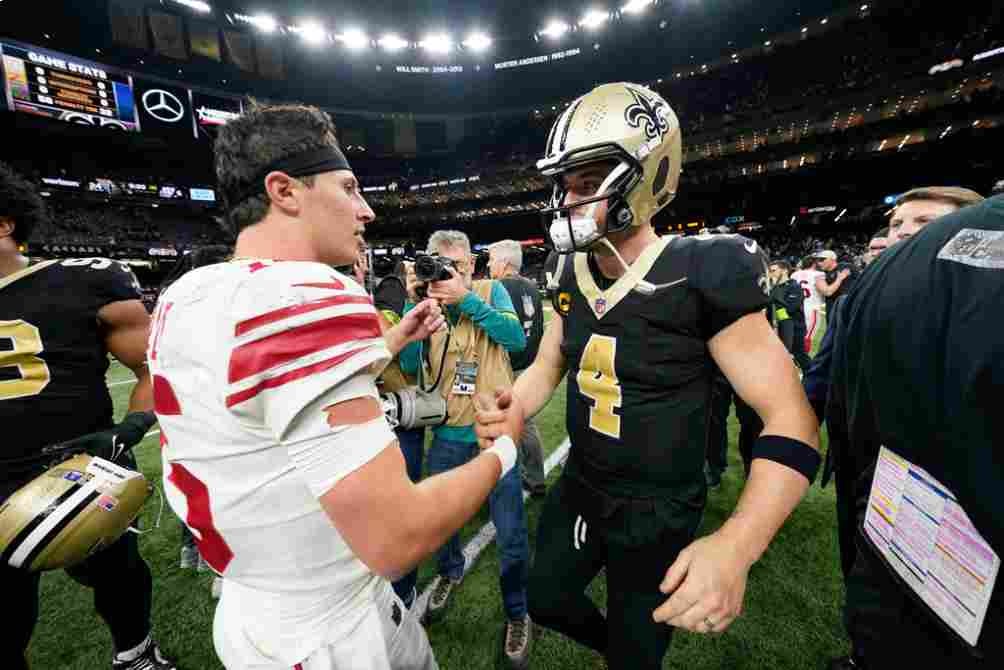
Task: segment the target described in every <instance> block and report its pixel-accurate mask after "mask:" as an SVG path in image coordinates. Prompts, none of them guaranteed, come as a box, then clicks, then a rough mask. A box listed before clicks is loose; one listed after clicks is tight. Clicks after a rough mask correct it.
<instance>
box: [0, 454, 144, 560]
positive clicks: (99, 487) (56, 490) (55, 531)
mask: <svg viewBox="0 0 1004 670" xmlns="http://www.w3.org/2000/svg"><path fill="white" fill-rule="evenodd" d="M150 490H151V487H150V484H149V483H148V482H147V480H146V478H145V477H144V476H143V475H142V474H140V473H139V472H136V471H134V470H129V469H127V468H123V467H122V466H119V465H116V464H115V463H112V462H110V461H106V460H104V459H102V458H96V457H94V456H89V455H87V454H79V455H77V456H74V457H73V458H71V459H69V460H67V461H64V462H62V463H60V464H58V465H56V466H54V467H52V468H50V469H49V470H47V471H46V472H44V473H43V474H41V475H39V476H38V477H36V478H35V479H33V480H32V481H30V482H28V483H27V484H25V485H24V486H22V487H21V488H20V489H18V490H17V491H15V492H14V493H13V495H11V496H10V498H8V499H7V500H5V501H3V503H2V504H0V563H3V564H6V565H9V566H11V567H14V568H20V569H23V570H27V571H29V572H37V571H41V570H56V569H59V568H67V567H71V566H73V565H75V564H77V563H79V562H80V561H82V560H84V559H85V558H87V557H88V556H90V555H91V554H93V553H94V552H96V551H98V550H99V549H101V548H102V547H105V546H107V545H109V544H111V543H112V542H114V541H115V540H117V539H118V538H119V537H120V536H121V535H122V534H123V533H124V532H125V531H126V529H127V528H128V527H129V525H130V524H131V523H132V522H133V521H134V520H135V519H136V517H137V516H138V515H139V512H140V510H141V509H142V507H143V503H144V502H146V499H147V497H148V496H149V495H150Z"/></svg>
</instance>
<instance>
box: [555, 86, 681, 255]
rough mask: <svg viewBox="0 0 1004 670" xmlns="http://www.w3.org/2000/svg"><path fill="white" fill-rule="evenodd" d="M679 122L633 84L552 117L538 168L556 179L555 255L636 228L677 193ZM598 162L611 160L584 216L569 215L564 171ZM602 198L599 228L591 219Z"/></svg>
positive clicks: (602, 91)
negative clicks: (604, 210) (602, 218)
mask: <svg viewBox="0 0 1004 670" xmlns="http://www.w3.org/2000/svg"><path fill="white" fill-rule="evenodd" d="M682 152H683V149H682V141H681V137H680V123H679V121H678V120H677V118H676V113H675V112H673V109H672V108H671V107H670V106H669V103H667V102H666V101H665V100H664V99H663V98H662V97H661V96H660V95H659V94H658V93H655V92H654V91H652V90H651V89H648V88H646V87H644V86H641V85H639V84H629V83H615V84H603V85H602V86H597V87H596V88H594V89H593V90H592V91H590V92H589V93H587V94H586V95H584V96H582V97H581V98H579V99H577V100H575V101H574V102H573V103H572V104H570V105H569V106H568V108H567V109H566V110H565V111H564V113H563V114H561V115H560V116H559V117H558V120H557V121H556V122H555V124H554V126H553V127H552V128H551V132H550V134H549V135H548V139H547V148H546V150H545V156H544V158H542V159H541V160H540V161H538V162H537V168H538V169H539V170H540V171H541V172H542V173H543V174H544V175H546V176H548V177H551V178H552V179H553V180H554V191H553V194H552V197H551V206H550V207H549V208H548V209H546V210H544V214H545V217H546V218H547V219H549V220H547V221H545V229H546V231H547V233H548V235H549V236H550V238H551V241H552V243H554V246H555V248H556V250H557V251H558V252H559V253H570V252H572V251H583V250H585V249H588V248H589V247H590V246H592V245H593V244H594V243H595V242H596V241H597V240H599V239H601V238H603V237H605V236H606V235H607V234H608V233H613V232H618V231H622V230H626V229H628V228H629V227H630V226H640V225H643V224H645V223H648V222H649V221H651V219H652V217H653V216H655V214H656V213H657V212H658V211H659V210H661V209H662V208H663V207H665V206H666V205H668V204H669V203H670V201H672V200H673V198H674V197H675V196H676V187H677V184H678V182H679V180H680V167H681V163H682ZM598 162H611V163H613V164H614V167H613V169H612V171H611V172H610V173H609V175H608V176H607V178H606V179H605V180H604V182H603V184H602V185H601V186H600V188H599V190H598V191H597V193H596V195H595V196H594V197H592V198H588V199H586V200H581V201H579V202H577V203H575V204H574V207H575V208H576V209H578V208H580V207H582V206H583V205H589V204H593V207H591V208H589V210H588V211H589V214H588V215H586V216H578V217H576V216H571V212H570V210H571V209H572V207H571V206H567V205H565V195H566V194H565V188H564V184H563V181H562V175H563V174H564V173H566V172H568V171H569V170H573V169H577V168H581V167H582V166H584V165H587V164H590V163H598ZM603 201H607V202H608V208H607V216H606V222H605V224H606V225H605V226H600V225H598V223H595V222H594V223H590V220H591V219H592V212H593V211H594V210H595V205H596V204H598V203H600V202H603Z"/></svg>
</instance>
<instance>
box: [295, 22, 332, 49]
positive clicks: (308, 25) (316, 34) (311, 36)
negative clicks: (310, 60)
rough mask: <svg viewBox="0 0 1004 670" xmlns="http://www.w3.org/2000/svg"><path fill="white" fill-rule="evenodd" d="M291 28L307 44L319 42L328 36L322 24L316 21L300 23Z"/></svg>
mask: <svg viewBox="0 0 1004 670" xmlns="http://www.w3.org/2000/svg"><path fill="white" fill-rule="evenodd" d="M292 30H293V32H294V33H297V34H298V35H299V36H300V37H302V38H303V41H304V42H306V43H307V44H320V43H321V42H323V41H324V40H325V39H326V38H327V37H328V33H327V31H326V30H325V29H324V26H322V25H321V24H320V23H317V22H316V21H307V22H305V23H301V24H300V25H298V26H296V27H294V28H293V29H292Z"/></svg>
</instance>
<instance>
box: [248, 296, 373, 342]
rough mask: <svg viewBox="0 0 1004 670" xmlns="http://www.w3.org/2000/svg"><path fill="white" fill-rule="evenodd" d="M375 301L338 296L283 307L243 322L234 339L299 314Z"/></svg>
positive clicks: (367, 303) (365, 297)
mask: <svg viewBox="0 0 1004 670" xmlns="http://www.w3.org/2000/svg"><path fill="white" fill-rule="evenodd" d="M372 304H373V299H372V298H370V297H369V296H364V295H336V296H332V297H330V298H322V299H320V300H312V301H310V302H305V303H302V304H299V305H293V306H291V307H283V308H282V309H277V310H275V311H272V312H266V313H265V314H261V315H259V316H256V317H252V318H250V319H247V320H245V321H241V322H240V323H238V324H237V327H236V328H235V329H234V337H240V336H241V335H245V334H247V333H250V332H251V331H252V330H255V329H256V328H261V327H262V326H266V325H268V324H270V323H275V322H276V321H281V320H282V319H288V318H289V317H291V316H297V315H299V314H306V313H307V312H313V311H316V310H319V309H325V308H327V307H336V306H338V305H372Z"/></svg>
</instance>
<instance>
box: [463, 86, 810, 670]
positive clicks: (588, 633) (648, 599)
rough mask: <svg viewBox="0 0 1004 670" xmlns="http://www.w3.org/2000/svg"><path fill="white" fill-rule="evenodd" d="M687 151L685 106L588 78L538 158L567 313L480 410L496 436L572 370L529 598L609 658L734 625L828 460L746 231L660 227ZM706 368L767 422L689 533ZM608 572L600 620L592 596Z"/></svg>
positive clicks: (699, 505) (699, 488)
mask: <svg viewBox="0 0 1004 670" xmlns="http://www.w3.org/2000/svg"><path fill="white" fill-rule="evenodd" d="M680 163H681V144H680V130H679V124H678V122H677V119H676V115H675V114H674V113H673V111H672V109H670V107H669V105H668V104H667V103H666V101H665V100H663V99H662V98H661V97H659V96H658V95H656V94H655V93H654V92H652V91H651V90H649V89H647V88H645V87H642V86H639V85H635V84H623V83H618V84H606V85H603V86H599V87H597V88H596V89H594V90H593V91H592V92H590V93H588V94H587V95H585V96H583V97H582V98H579V99H578V100H576V101H575V102H573V103H572V104H571V105H570V106H569V107H568V109H567V110H566V111H565V112H564V113H563V114H562V115H561V116H559V118H558V120H557V122H556V123H555V125H554V127H553V128H552V130H551V134H550V137H549V139H548V143H547V150H546V154H545V158H544V159H543V160H541V161H540V162H539V163H538V164H537V165H538V168H540V169H541V170H542V171H543V172H544V174H545V175H549V176H551V177H552V178H553V179H554V182H555V190H554V196H553V200H552V208H551V209H550V210H548V211H547V212H546V213H547V214H550V215H551V221H550V226H549V230H548V233H549V235H550V238H551V241H552V243H553V244H554V245H555V247H556V249H557V250H558V251H559V252H561V253H562V254H564V255H562V256H561V258H560V259H559V263H558V267H557V271H556V273H555V277H556V279H555V282H556V287H555V307H556V311H557V312H558V314H559V315H560V317H561V318H556V319H554V320H553V321H551V323H550V325H549V326H548V330H547V332H546V333H545V335H544V338H543V340H542V342H541V345H540V350H539V353H538V355H537V358H536V360H535V361H534V363H533V365H531V366H530V368H528V369H527V371H526V372H525V373H524V375H523V376H522V377H520V379H519V380H518V381H517V382H516V384H515V386H514V388H513V389H512V391H511V392H508V391H506V392H502V393H499V394H498V395H497V398H496V401H497V407H496V408H494V409H489V408H483V409H482V411H480V412H479V416H478V426H477V430H478V435H479V438H480V439H482V440H483V441H485V442H487V441H490V440H491V439H493V438H495V437H497V436H498V435H501V434H503V433H504V432H506V431H507V430H512V429H513V425H515V424H517V423H518V421H519V419H520V418H522V417H524V416H531V415H534V414H536V413H537V412H538V411H539V410H540V409H541V408H542V407H543V406H544V405H545V404H546V402H547V401H548V399H549V397H550V395H551V393H552V392H553V390H554V389H555V388H556V387H557V386H558V384H559V383H560V381H561V380H562V379H563V378H564V377H565V375H566V373H567V377H568V390H567V393H568V402H567V417H566V423H567V429H568V434H569V438H570V440H571V452H570V455H569V459H568V463H567V465H566V466H565V469H564V472H563V474H562V477H561V479H560V480H559V482H558V483H557V484H556V485H555V486H554V488H553V489H552V490H551V491H550V493H549V494H548V497H547V501H546V502H545V505H544V510H543V512H542V514H541V518H540V523H539V526H538V536H537V551H536V560H535V563H534V565H533V567H532V574H531V577H530V585H529V588H528V596H529V601H530V611H531V616H532V617H533V620H534V621H536V622H538V623H541V624H543V625H544V626H547V627H549V628H552V629H554V630H557V631H559V632H561V633H563V634H565V635H567V636H569V637H571V638H572V639H574V640H576V641H578V642H580V643H581V644H584V645H587V646H589V647H592V648H593V649H596V650H597V651H599V652H601V653H603V654H604V655H605V656H606V659H607V663H608V664H609V667H611V668H626V667H629V668H632V669H647V668H661V667H662V660H663V657H664V656H665V653H666V650H667V648H668V645H669V641H670V635H671V631H672V630H673V628H674V627H677V628H685V629H688V630H691V631H695V632H699V633H718V632H721V631H724V630H725V629H726V628H728V627H729V625H730V624H731V623H732V622H733V621H734V620H735V618H736V617H737V616H739V614H740V613H741V611H742V606H743V596H744V593H745V590H746V579H747V575H748V573H749V570H750V567H751V566H752V565H753V563H754V562H756V561H757V559H759V557H760V556H761V555H762V554H763V552H764V551H765V550H766V548H767V546H768V544H769V543H770V541H771V539H772V538H773V536H774V534H775V533H776V532H777V530H778V529H779V528H780V526H781V525H782V524H783V523H784V521H785V519H787V517H788V516H789V515H790V514H791V512H792V510H793V509H794V508H795V506H796V505H797V504H798V502H799V501H800V500H801V499H802V497H803V495H804V494H805V492H806V490H807V488H808V486H809V483H810V481H811V480H812V478H813V477H814V475H815V472H816V470H817V468H818V465H819V460H820V459H819V454H818V451H817V444H818V435H817V428H816V424H815V420H814V417H813V414H812V410H811V408H810V407H809V404H808V402H807V401H806V398H805V394H804V393H803V392H802V389H801V387H800V386H799V381H798V374H797V372H796V370H795V366H794V365H793V363H792V361H791V357H790V356H789V355H788V353H787V352H786V351H785V350H784V347H783V346H782V344H781V342H780V341H779V340H778V338H777V336H776V335H775V334H774V332H773V331H772V330H771V328H770V326H769V325H768V323H767V319H766V317H765V315H764V308H765V307H766V305H767V303H768V299H767V295H766V289H767V279H766V277H765V274H766V268H765V267H764V261H763V259H762V257H761V255H760V253H759V250H758V248H757V245H756V243H755V242H753V241H752V240H747V239H745V238H743V237H739V236H734V235H719V236H714V237H710V238H705V239H698V238H680V237H666V238H659V237H658V236H657V235H656V234H655V231H654V230H653V228H652V225H651V219H652V217H653V215H654V214H655V213H656V212H658V211H659V210H660V209H661V208H663V207H664V206H665V205H666V204H668V203H669V201H670V200H671V199H672V198H673V196H674V195H675V192H676V186H677V182H678V180H679V174H680ZM571 252H576V253H574V254H571ZM716 364H717V366H718V367H719V368H720V369H721V371H722V372H723V373H724V374H725V376H726V377H727V378H728V380H729V382H730V383H731V385H732V386H733V388H734V389H735V390H736V392H737V393H738V395H739V396H741V397H742V398H744V399H745V400H746V401H747V402H748V403H749V404H750V405H751V406H752V407H753V408H754V409H755V410H756V412H757V414H759V416H760V417H761V418H762V419H763V422H764V426H765V427H764V430H763V432H762V434H761V436H760V437H759V438H758V439H757V441H756V443H755V445H754V448H753V457H754V460H753V465H752V472H751V473H750V478H749V480H748V482H747V484H746V488H745V491H744V492H743V496H742V498H741V499H740V501H739V504H738V506H737V508H736V510H735V512H734V513H733V515H732V517H731V518H730V519H729V520H728V521H727V522H726V523H725V524H724V525H723V526H722V528H720V529H719V530H718V531H717V532H715V533H713V534H711V535H709V536H707V537H702V538H700V539H697V540H696V541H695V539H694V535H695V532H696V530H697V527H698V525H699V523H700V519H701V514H702V511H703V509H704V504H705V500H706V495H707V491H706V484H705V480H704V474H703V465H704V457H705V445H706V442H707V439H708V423H709V421H708V419H709V398H710V393H711V385H712V376H713V372H714V370H715V365H716ZM601 568H605V569H606V579H607V593H608V600H607V613H606V616H604V615H603V614H601V613H600V611H599V610H598V609H597V608H596V606H595V605H593V603H592V602H591V601H590V600H589V599H588V598H587V597H586V595H585V593H584V590H585V588H586V586H587V584H589V582H590V581H592V579H593V577H595V576H596V574H597V573H598V572H599V570H600V569H601Z"/></svg>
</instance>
